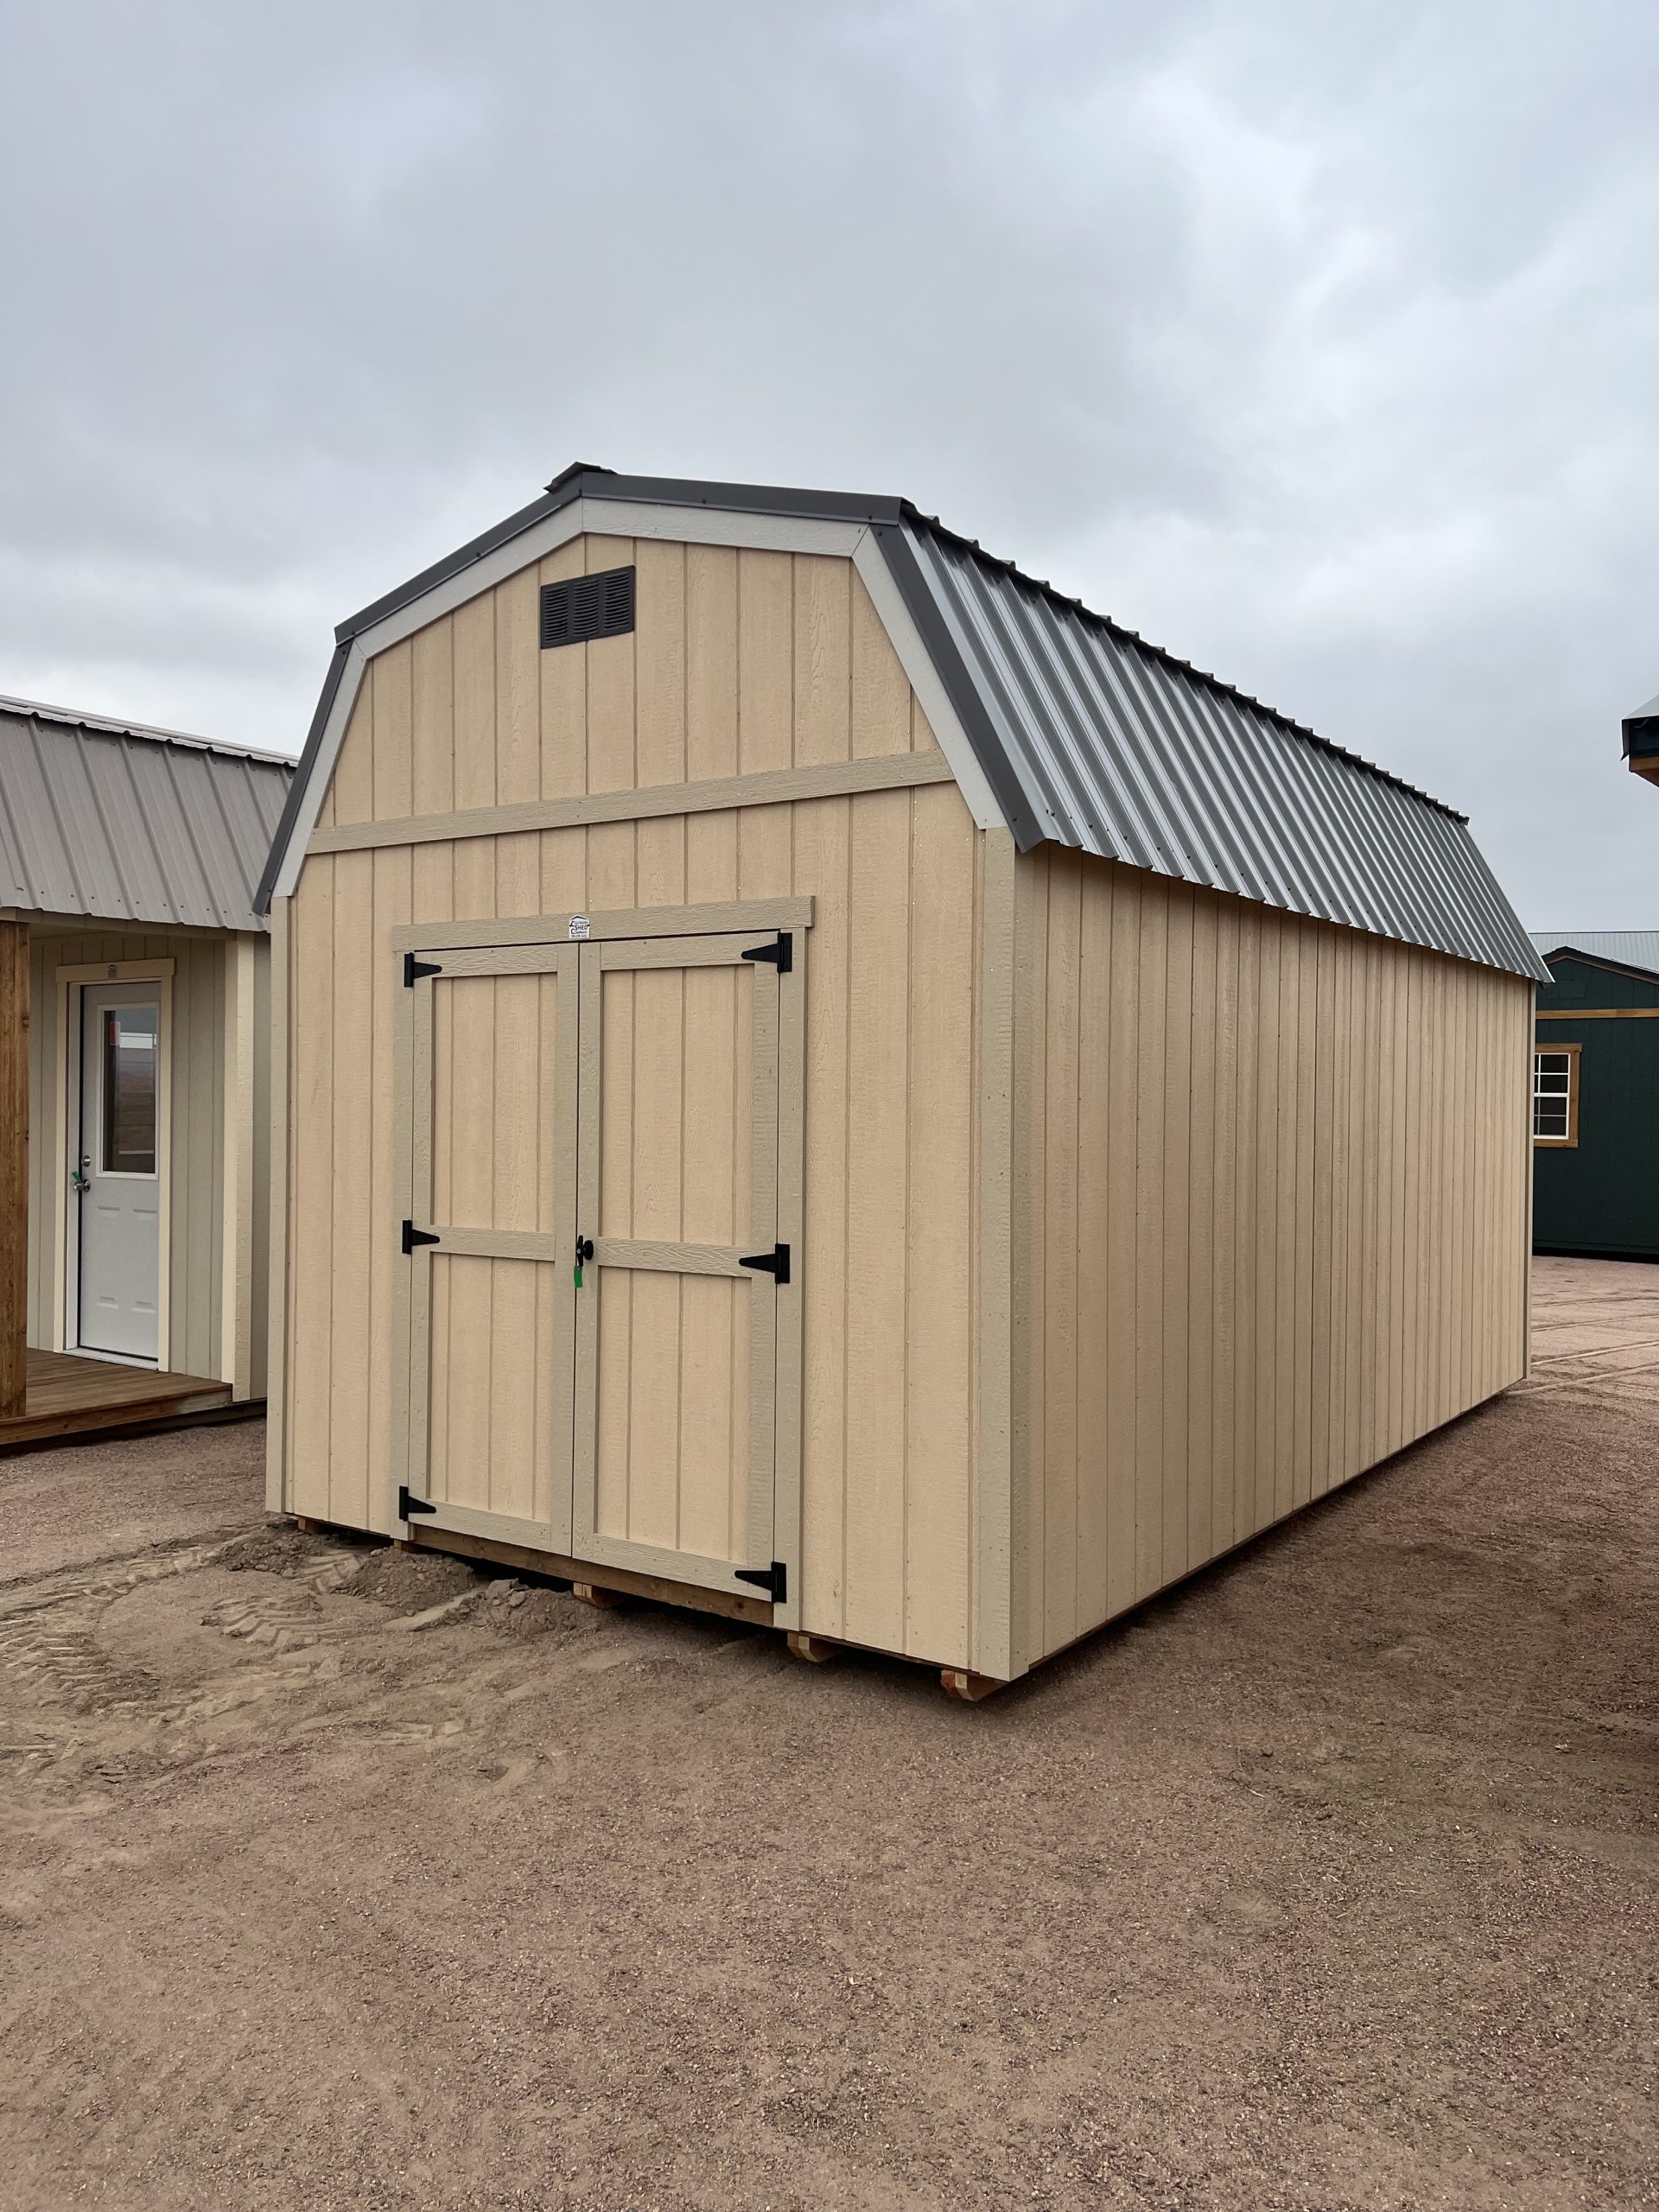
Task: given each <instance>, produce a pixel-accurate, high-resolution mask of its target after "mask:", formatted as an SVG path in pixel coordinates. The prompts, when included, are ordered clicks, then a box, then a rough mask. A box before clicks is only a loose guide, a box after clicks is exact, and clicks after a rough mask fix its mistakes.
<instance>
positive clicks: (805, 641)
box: [791, 554, 910, 767]
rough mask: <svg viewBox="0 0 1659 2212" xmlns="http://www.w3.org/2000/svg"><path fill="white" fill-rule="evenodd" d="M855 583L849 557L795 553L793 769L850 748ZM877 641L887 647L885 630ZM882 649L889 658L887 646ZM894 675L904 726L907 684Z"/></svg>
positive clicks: (856, 697)
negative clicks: (843, 558) (834, 558)
mask: <svg viewBox="0 0 1659 2212" xmlns="http://www.w3.org/2000/svg"><path fill="white" fill-rule="evenodd" d="M853 582H855V577H854V573H853V568H852V563H850V562H849V561H835V560H829V559H827V558H824V557H823V556H814V555H811V554H798V555H797V556H796V559H795V576H794V589H793V607H792V614H793V620H794V626H795V635H794V672H795V682H794V702H793V716H794V726H793V736H792V741H791V759H792V760H793V761H794V764H795V766H797V767H805V766H810V765H811V764H812V763H815V762H817V761H822V760H846V759H848V758H849V754H850V753H851V751H852V724H853V722H854V721H856V720H857V719H858V716H859V713H860V709H861V703H862V702H861V684H860V673H861V671H860V668H859V664H858V661H857V659H856V658H855V651H854V638H853V619H854V618H853V606H852V585H853ZM881 643H882V644H883V645H887V635H886V632H882V633H881ZM887 654H888V657H889V658H893V648H892V646H891V645H887ZM895 665H896V662H895ZM899 685H900V689H899V693H898V696H897V700H896V702H895V704H896V711H897V713H898V714H899V717H900V719H901V721H903V723H904V726H905V727H906V729H907V728H908V723H909V714H910V686H909V684H908V683H906V682H905V681H904V674H903V671H902V670H900V671H899Z"/></svg>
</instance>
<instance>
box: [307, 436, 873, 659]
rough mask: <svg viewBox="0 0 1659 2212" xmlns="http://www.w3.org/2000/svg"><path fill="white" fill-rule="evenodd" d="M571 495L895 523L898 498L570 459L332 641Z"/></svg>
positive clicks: (394, 608) (346, 624)
mask: <svg viewBox="0 0 1659 2212" xmlns="http://www.w3.org/2000/svg"><path fill="white" fill-rule="evenodd" d="M577 499H613V500H617V501H630V500H632V501H637V502H639V504H640V505H645V506H662V507H713V508H718V509H721V510H722V511H724V512H727V513H730V514H757V515H781V516H789V517H793V518H799V519H801V520H804V521H814V522H869V523H874V522H896V521H897V520H898V519H899V511H900V509H901V508H902V507H903V506H904V505H906V502H905V501H903V500H901V499H884V498H879V497H876V496H874V495H869V496H867V495H865V494H863V493H851V492H811V491H805V490H799V489H791V488H790V487H788V486H782V485H769V484H720V483H715V482H713V481H705V480H703V479H702V478H700V477H693V476H619V475H618V474H616V472H615V470H614V469H610V468H601V467H599V466H598V464H597V463H596V462H593V461H573V462H572V463H571V465H570V466H569V468H564V469H561V470H560V472H559V474H557V475H556V477H554V478H553V479H552V480H551V482H550V484H549V485H548V486H547V488H546V490H545V491H544V492H543V494H542V496H541V498H540V499H532V500H531V502H530V504H529V505H528V506H524V507H519V508H518V509H517V510H516V511H515V512H513V513H512V514H510V515H508V516H506V517H505V519H504V520H502V521H500V522H499V523H496V524H493V526H492V527H491V528H490V529H488V530H486V531H481V532H480V535H479V536H478V537H474V538H470V539H469V540H468V541H467V543H466V544H465V545H458V546H457V547H456V548H455V550H454V552H453V553H446V554H445V555H444V556H442V559H441V560H437V561H434V562H433V563H431V564H430V565H429V567H427V568H424V569H421V570H420V571H419V573H418V574H417V575H412V576H410V577H409V578H408V579H407V581H406V582H403V583H401V584H397V585H395V586H394V587H393V588H392V589H391V591H389V592H385V593H383V594H381V596H380V597H379V598H378V599H376V600H372V601H370V602H369V604H368V606H366V607H360V608H359V610H358V612H357V613H355V614H351V615H348V616H347V617H346V620H345V621H343V622H341V623H340V624H339V625H338V626H336V628H335V631H334V642H335V643H336V644H337V645H346V644H347V643H349V641H350V640H351V639H353V638H355V637H358V636H359V635H360V634H361V632H363V631H365V630H367V629H370V628H372V626H373V625H374V624H375V623H377V622H379V621H383V620H385V617H386V616H387V615H388V614H396V613H397V612H398V611H399V610H400V609H401V608H403V607H408V606H410V605H412V604H413V602H414V601H416V600H417V599H420V598H422V597H423V595H424V594H426V593H427V592H429V591H431V590H433V589H435V587H436V586H437V585H439V584H442V583H448V582H449V580H450V578H451V577H453V576H458V575H461V573H462V571H463V570H465V569H469V568H471V567H473V566H474V563H477V562H479V561H481V560H483V559H484V558H485V556H486V555H487V554H490V553H493V552H495V551H497V550H499V548H500V547H501V546H503V545H508V544H511V543H512V540H513V539H514V538H515V537H522V536H523V534H524V531H527V530H532V529H534V527H535V525H536V524H537V523H538V522H543V521H545V520H546V518H547V517H548V516H549V515H556V514H557V513H558V512H559V511H560V509H561V508H563V507H568V506H569V505H572V504H573V503H574V502H575V500H577Z"/></svg>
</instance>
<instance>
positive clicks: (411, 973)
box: [404, 952, 443, 991]
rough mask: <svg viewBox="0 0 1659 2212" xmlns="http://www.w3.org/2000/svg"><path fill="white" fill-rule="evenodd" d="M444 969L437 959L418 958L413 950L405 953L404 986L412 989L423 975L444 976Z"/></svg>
mask: <svg viewBox="0 0 1659 2212" xmlns="http://www.w3.org/2000/svg"><path fill="white" fill-rule="evenodd" d="M442 973H443V970H442V968H440V967H439V965H438V963H437V962H436V961H435V960H417V959H416V957H415V955H414V954H413V953H412V952H406V953H405V954H404V989H405V990H406V991H412V990H413V989H414V988H415V986H416V983H418V982H420V980H421V978H422V976H442Z"/></svg>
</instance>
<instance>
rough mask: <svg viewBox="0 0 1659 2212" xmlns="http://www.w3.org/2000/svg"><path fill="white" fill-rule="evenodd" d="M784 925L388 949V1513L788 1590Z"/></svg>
mask: <svg viewBox="0 0 1659 2212" xmlns="http://www.w3.org/2000/svg"><path fill="white" fill-rule="evenodd" d="M796 942H797V940H796V939H795V938H793V937H792V935H790V934H780V933H779V931H775V930H761V931H747V932H735V931H721V932H716V933H710V934H709V935H706V936H695V937H676V938H648V937H632V938H620V937H619V938H602V939H598V940H594V941H588V942H560V943H557V944H530V945H524V944H520V945H512V944H493V945H485V946H478V945H473V946H467V947H456V948H454V949H445V948H442V947H439V948H435V949H430V950H421V951H420V952H418V953H416V954H413V955H411V956H410V958H409V961H408V963H407V969H406V972H407V973H408V975H409V977H410V988H409V1000H408V1018H407V1020H408V1037H407V1048H406V1052H405V1053H404V1061H405V1066H406V1073H405V1077H404V1080H405V1081H406V1083H407V1086H408V1095H409V1104H410V1110H409V1111H408V1113H407V1115H402V1114H400V1116H399V1122H400V1128H402V1129H403V1130H404V1143H405V1146H406V1148H407V1161H408V1180H407V1183H406V1185H405V1187H406V1189H407V1191H408V1192H409V1214H408V1218H407V1220H406V1221H405V1222H404V1224H402V1225H401V1230H400V1235H401V1242H402V1243H403V1245H404V1251H405V1253H406V1255H407V1270H408V1273H407V1289H408V1300H407V1319H408V1327H409V1373H408V1392H407V1420H406V1423H405V1435H404V1455H403V1464H404V1469H405V1474H404V1479H403V1482H402V1485H401V1488H400V1493H399V1498H398V1513H399V1516H400V1517H401V1518H403V1519H404V1521H406V1522H407V1521H413V1520H419V1521H421V1522H423V1524H424V1525H426V1526H428V1527H437V1528H442V1529H453V1530H455V1531H458V1532H460V1533H462V1534H466V1535H474V1536H483V1537H487V1538H492V1539H495V1540H497V1541H502V1540H505V1541H509V1542H512V1543H516V1544H520V1545H524V1546H527V1547H530V1548H534V1549H536V1550H538V1551H546V1552H551V1553H554V1554H560V1555H564V1556H568V1557H570V1558H572V1559H575V1560H587V1561H591V1562H593V1563H594V1564H595V1565H610V1566H613V1567H625V1568H628V1569H631V1570H632V1571H633V1572H635V1573H650V1574H657V1575H663V1576H666V1577H669V1578H671V1579H672V1580H677V1581H682V1582H690V1583H694V1584H696V1585H698V1586H702V1587H705V1588H713V1589H721V1590H728V1591H731V1592H734V1593H739V1594H742V1595H746V1596H749V1597H755V1596H760V1597H772V1598H773V1599H774V1601H775V1602H777V1603H779V1604H780V1605H787V1603H788V1592H787V1574H788V1566H789V1560H788V1558H787V1552H788V1550H789V1549H790V1548H791V1546H790V1545H789V1544H788V1542H787V1541H786V1538H787V1532H788V1530H789V1529H791V1527H792V1520H793V1516H792V1514H791V1512H790V1511H789V1510H787V1501H786V1510H785V1512H784V1513H783V1515H782V1516H779V1511H778V1476H779V1403H780V1396H779V1351H780V1331H779V1319H780V1301H781V1303H782V1310H783V1311H784V1312H785V1313H786V1314H787V1315H788V1316H789V1317H790V1318H791V1319H792V1318H793V1310H794V1309H793V1307H792V1305H791V1303H790V1301H791V1299H792V1296H793V1285H794V1282H795V1281H796V1276H797V1267H798V1250H797V1249H796V1248H797V1245H798V1226H797V1217H798V1191H799V1163H800V1138H801V1130H800V1114H799V1098H800V1084H799V1070H798V1031H799V1022H798V1000H796V998H795V996H794V994H795V993H796V992H798V988H799V985H800V976H799V974H798V969H797V967H796V964H795V961H794V958H793V951H794V946H795V944H796ZM791 1017H792V1018H791ZM399 1264H400V1265H401V1264H403V1257H402V1255H400V1261H399ZM781 1341H782V1343H783V1344H784V1347H785V1352H786V1353H787V1351H788V1348H789V1346H790V1344H791V1336H790V1334H789V1332H787V1331H785V1333H784V1335H783V1338H782V1340H781ZM792 1341H795V1342H798V1338H794V1339H793V1340H792ZM790 1395H791V1396H792V1394H790ZM790 1442H791V1440H787V1439H786V1440H785V1446H786V1448H785V1462H786V1464H787V1465H789V1466H791V1467H792V1464H793V1455H792V1450H791V1449H790V1448H788V1447H789V1445H790Z"/></svg>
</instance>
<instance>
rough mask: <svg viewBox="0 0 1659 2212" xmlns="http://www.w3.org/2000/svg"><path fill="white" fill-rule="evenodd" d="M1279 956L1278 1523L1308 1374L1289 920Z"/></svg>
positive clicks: (1290, 1492) (1291, 1493)
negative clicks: (1300, 1269)
mask: <svg viewBox="0 0 1659 2212" xmlns="http://www.w3.org/2000/svg"><path fill="white" fill-rule="evenodd" d="M1279 952H1280V960H1279V1070H1278V1087H1279V1159H1278V1183H1277V1188H1278V1199H1279V1210H1278V1217H1277V1222H1276V1230H1277V1252H1276V1254H1275V1258H1274V1294H1275V1298H1276V1301H1277V1310H1276V1313H1275V1314H1274V1353H1275V1356H1276V1359H1277V1367H1276V1370H1275V1375H1274V1401H1275V1403H1274V1504H1273V1510H1274V1518H1275V1519H1276V1518H1278V1517H1280V1516H1282V1515H1284V1514H1286V1513H1288V1512H1289V1511H1290V1510H1291V1508H1292V1506H1293V1505H1294V1503H1296V1467H1297V1437H1298V1427H1299V1424H1298V1421H1297V1411H1298V1398H1297V1384H1298V1382H1299V1380H1300V1377H1301V1376H1303V1375H1304V1374H1305V1372H1306V1368H1305V1364H1304V1357H1305V1356H1303V1355H1302V1354H1301V1344H1300V1334H1299V1330H1298V1323H1299V1322H1300V1318H1301V1316H1300V1298H1299V1297H1298V1288H1299V1285H1298V1281H1297V1274H1296V1260H1297V1247H1298V1243H1299V1241H1300V1236H1301V1234H1302V1233H1303V1224H1304V1217H1303V1213H1302V1207H1301V1203H1300V1185H1299V1180H1298V1173H1297V1170H1298V1152H1299V1144H1300V1124H1301V1110H1302V1103H1303V1098H1302V1082H1301V1077H1302V1068H1303V1058H1302V1056H1303V1052H1304V1050H1305V1037H1304V1029H1303V1024H1302V1019H1301V940H1300V931H1298V930H1297V929H1296V927H1295V926H1294V924H1292V923H1289V922H1282V923H1281V925H1280V931H1279Z"/></svg>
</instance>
